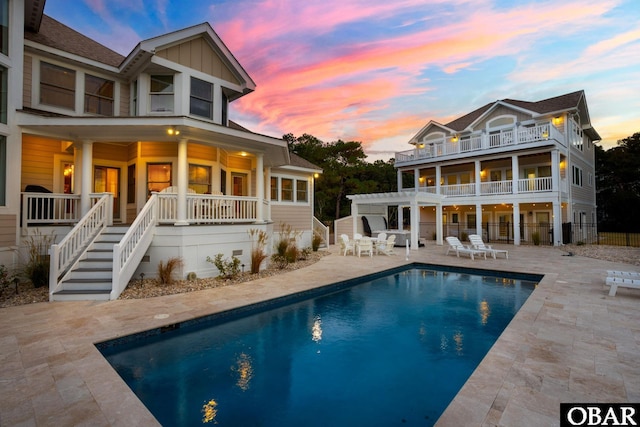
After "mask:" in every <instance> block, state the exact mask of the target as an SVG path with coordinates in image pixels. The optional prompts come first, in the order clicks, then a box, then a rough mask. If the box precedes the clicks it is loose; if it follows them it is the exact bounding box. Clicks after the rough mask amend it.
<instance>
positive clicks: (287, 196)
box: [280, 178, 293, 202]
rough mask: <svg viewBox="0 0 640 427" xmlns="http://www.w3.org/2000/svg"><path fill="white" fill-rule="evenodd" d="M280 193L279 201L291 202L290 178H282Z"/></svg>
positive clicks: (291, 183) (291, 184) (291, 186)
mask: <svg viewBox="0 0 640 427" xmlns="http://www.w3.org/2000/svg"><path fill="white" fill-rule="evenodd" d="M281 183H282V192H281V193H280V194H281V197H280V201H282V202H293V179H290V178H282V180H281Z"/></svg>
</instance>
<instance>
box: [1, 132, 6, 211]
mask: <svg viewBox="0 0 640 427" xmlns="http://www.w3.org/2000/svg"><path fill="white" fill-rule="evenodd" d="M0 166H2V167H1V168H0V206H5V205H6V193H7V137H5V136H2V135H0Z"/></svg>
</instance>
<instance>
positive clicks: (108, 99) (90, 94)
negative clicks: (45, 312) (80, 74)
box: [84, 74, 114, 116]
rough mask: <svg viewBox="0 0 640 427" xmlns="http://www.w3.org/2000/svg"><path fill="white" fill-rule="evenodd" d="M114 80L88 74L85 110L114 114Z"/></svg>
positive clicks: (86, 76) (108, 114)
mask: <svg viewBox="0 0 640 427" xmlns="http://www.w3.org/2000/svg"><path fill="white" fill-rule="evenodd" d="M113 88H114V82H113V81H112V80H107V79H103V78H100V77H96V76H92V75H90V74H86V75H85V78H84V112H85V113H93V114H100V115H102V116H113Z"/></svg>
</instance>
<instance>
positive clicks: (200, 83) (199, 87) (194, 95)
mask: <svg viewBox="0 0 640 427" xmlns="http://www.w3.org/2000/svg"><path fill="white" fill-rule="evenodd" d="M189 112H190V113H191V114H193V115H194V116H199V117H204V118H206V119H212V118H213V84H211V83H209V82H205V81H204V80H200V79H196V78H195V77H191V98H190V100H189Z"/></svg>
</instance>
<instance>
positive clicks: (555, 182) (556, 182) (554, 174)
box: [551, 150, 560, 192]
mask: <svg viewBox="0 0 640 427" xmlns="http://www.w3.org/2000/svg"><path fill="white" fill-rule="evenodd" d="M551 191H554V192H559V191H560V150H551Z"/></svg>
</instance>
